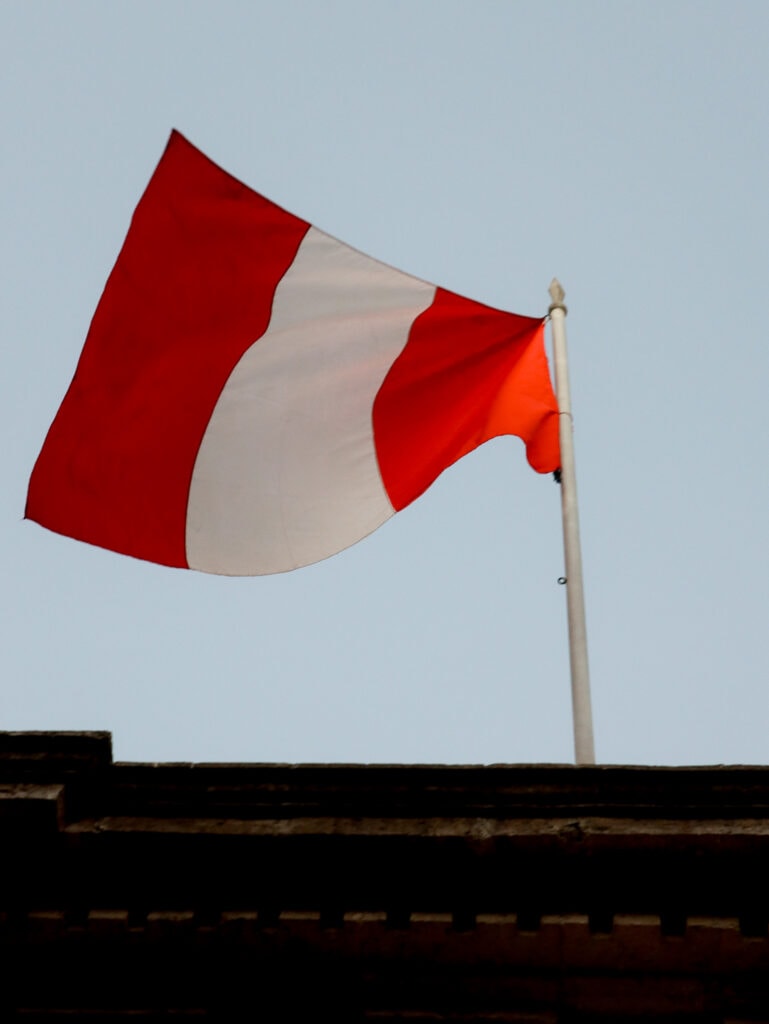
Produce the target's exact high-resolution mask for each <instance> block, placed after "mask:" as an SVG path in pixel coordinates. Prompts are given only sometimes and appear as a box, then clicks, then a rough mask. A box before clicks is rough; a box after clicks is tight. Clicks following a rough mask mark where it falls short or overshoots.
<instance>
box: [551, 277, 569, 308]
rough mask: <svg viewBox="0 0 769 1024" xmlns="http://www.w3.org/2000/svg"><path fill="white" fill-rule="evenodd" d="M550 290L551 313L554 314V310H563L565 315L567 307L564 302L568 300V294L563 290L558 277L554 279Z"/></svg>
mask: <svg viewBox="0 0 769 1024" xmlns="http://www.w3.org/2000/svg"><path fill="white" fill-rule="evenodd" d="M548 290H549V292H550V298H551V299H552V302H551V303H550V310H549V312H550V313H552V312H553V310H554V309H562V310H563V311H564V313H565V312H566V306H565V305H564V303H563V300H564V299H565V298H566V292H565V291H564V290H563V286H562V285H561V282H560V281H559V280H558V278H557V277H554V278H553V280H552V281H551V282H550V288H549V289H548Z"/></svg>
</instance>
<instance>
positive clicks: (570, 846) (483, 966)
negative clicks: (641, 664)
mask: <svg viewBox="0 0 769 1024" xmlns="http://www.w3.org/2000/svg"><path fill="white" fill-rule="evenodd" d="M0 837H1V838H2V850H3V863H4V866H5V871H4V872H3V877H4V882H3V893H2V897H0V945H2V955H3V963H4V964H5V967H6V978H7V981H4V985H3V991H2V993H0V1010H3V1007H4V1008H5V1011H4V1014H3V1013H0V1019H2V1020H5V1019H9V1020H13V1019H18V1020H24V1021H26V1022H30V1021H34V1020H40V1021H53V1020H60V1019H62V1017H64V1018H67V1017H68V1018H69V1019H73V1015H74V1016H78V1015H79V1017H82V1018H83V1019H87V1020H89V1021H92V1020H105V1021H122V1020H129V1019H130V1020H136V1019H139V1020H159V1019H161V1018H162V1019H164V1020H165V1019H167V1018H168V1015H169V1013H170V1012H171V1011H174V1015H175V1016H177V1017H180V1018H181V1019H185V1018H187V1017H189V1018H193V1019H196V1020H198V1019H203V1020H240V1019H244V1020H250V1019H256V1018H257V1017H259V1018H260V1019H262V1020H294V1019H302V1020H305V1019H307V1016H308V1014H312V1015H317V1014H321V1016H323V1015H325V1016H329V1015H333V1018H334V1019H335V1020H341V1021H348V1020H349V1021H359V1020H360V1021H368V1020H372V1021H374V1020H375V1021H378V1022H382V1024H384V1022H387V1021H395V1020H409V1021H412V1022H415V1021H420V1022H421V1021H425V1022H426V1021H428V1020H429V1021H448V1020H451V1021H468V1022H469V1021H479V1022H480V1021H487V1022H490V1021H495V1022H501V1021H511V1022H512V1021H521V1022H522V1021H552V1022H562V1021H563V1022H583V1021H584V1022H587V1021H607V1022H608V1021H612V1022H615V1021H628V1022H629V1021H639V1020H647V1019H656V1020H669V1021H681V1022H684V1021H687V1022H692V1024H694V1022H701V1024H717V1022H721V1021H727V1020H729V1021H737V1020H751V1021H758V1020H764V1021H769V938H768V937H767V922H768V921H769V893H768V891H767V864H768V863H769V768H764V767H723V766H718V767H706V768H701V767H698V768H647V767H612V766H598V767H574V766H570V765H488V766H446V765H288V764H128V763H114V762H113V760H112V756H111V741H110V736H109V734H108V733H0ZM321 1011H322V1012H321Z"/></svg>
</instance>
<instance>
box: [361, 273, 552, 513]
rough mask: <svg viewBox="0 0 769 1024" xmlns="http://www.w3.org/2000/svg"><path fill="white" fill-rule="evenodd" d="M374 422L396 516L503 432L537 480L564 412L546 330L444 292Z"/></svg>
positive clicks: (379, 400) (387, 387)
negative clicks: (514, 440) (520, 443)
mask: <svg viewBox="0 0 769 1024" xmlns="http://www.w3.org/2000/svg"><path fill="white" fill-rule="evenodd" d="M373 420H374V438H375V442H376V450H377V456H378V458H379V467H380V471H381V474H382V480H383V482H384V485H385V488H386V490H387V493H388V495H389V497H390V501H391V502H392V504H393V507H394V508H395V509H396V511H397V510H399V509H402V508H405V506H406V505H408V504H410V503H411V502H412V501H414V499H415V498H418V497H419V495H420V494H422V492H423V491H425V490H426V489H427V488H428V487H429V486H430V484H431V483H432V482H433V481H434V480H435V479H436V477H437V476H439V475H440V474H441V473H442V472H443V470H444V469H447V468H448V467H449V466H451V465H452V464H453V463H454V462H456V461H457V459H459V458H461V457H462V456H463V455H466V454H467V453H468V452H469V451H472V449H473V448H477V447H478V445H480V444H483V443H484V441H488V440H489V439H490V438H492V437H497V436H498V435H500V434H515V435H517V436H518V437H521V438H522V439H523V440H524V442H525V443H526V454H527V457H528V460H529V462H530V463H531V465H532V466H533V467H534V469H536V470H537V471H538V472H540V473H548V472H550V471H552V470H554V469H557V468H558V466H559V464H560V456H559V444H558V406H557V403H556V400H555V395H554V394H553V389H552V385H551V383H550V374H549V371H548V366H547V359H546V357H545V347H544V324H543V322H542V321H541V320H535V319H532V318H531V317H523V316H515V315H514V314H512V313H503V312H500V311H499V310H496V309H491V308H490V307H489V306H483V305H481V304H480V303H478V302H473V301H471V300H470V299H465V298H462V297H461V296H459V295H454V294H453V293H452V292H447V291H443V290H442V289H440V288H439V289H438V290H437V291H436V295H435V301H434V302H433V304H432V305H431V306H430V308H429V309H427V310H425V312H424V313H422V314H421V316H419V317H417V319H416V320H415V321H414V324H413V326H412V328H411V332H410V334H409V340H408V344H407V345H406V347H405V348H404V350H403V352H402V353H401V354H400V356H399V357H398V359H397V360H396V361H395V363H393V366H392V369H391V370H390V372H389V373H388V375H387V377H386V378H385V380H384V383H383V384H382V387H381V388H380V390H379V393H378V395H377V397H376V400H375V402H374V412H373Z"/></svg>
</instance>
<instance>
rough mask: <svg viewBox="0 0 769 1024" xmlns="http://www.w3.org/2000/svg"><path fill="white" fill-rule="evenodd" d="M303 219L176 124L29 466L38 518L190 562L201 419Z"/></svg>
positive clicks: (30, 503)
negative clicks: (191, 497)
mask: <svg viewBox="0 0 769 1024" xmlns="http://www.w3.org/2000/svg"><path fill="white" fill-rule="evenodd" d="M308 228H309V224H307V223H306V222H304V221H301V220H299V219H298V218H296V217H293V216H292V215H291V214H288V213H286V212H285V211H283V210H281V209H280V208H278V207H276V206H274V205H273V204H272V203H270V202H268V201H267V200H266V199H263V198H262V197H261V196H259V195H258V194H257V193H255V192H253V191H252V190H251V189H249V188H247V187H246V186H245V185H243V184H241V183H240V182H239V181H237V180H236V179H235V178H233V177H231V176H230V175H229V174H227V173H226V172H225V171H223V170H222V169H221V168H219V167H217V166H216V164H214V163H212V162H211V161H210V160H209V159H208V158H207V157H205V156H204V155H203V154H202V153H201V152H199V151H198V150H197V149H195V147H194V146H192V145H191V144H190V143H189V142H187V140H186V139H184V138H183V137H182V136H181V135H179V134H178V133H177V132H174V133H173V134H172V135H171V138H170V140H169V143H168V146H167V148H166V151H165V153H164V154H163V157H162V158H161V161H160V163H159V165H158V167H157V169H156V171H155V173H154V175H153V177H152V179H151V181H150V183H149V185H148V186H147V190H146V191H145V193H144V196H143V197H142V199H141V201H140V203H139V206H138V207H137V209H136V212H135V213H134V217H133V220H132V222H131V227H130V229H129V232H128V235H127V237H126V240H125V243H124V245H123V249H122V251H121V253H120V255H119V257H118V260H117V263H116V264H115V267H114V269H113V271H112V273H111V275H110V277H109V280H108V281H107V285H106V287H105V289H104V294H103V295H102V298H101V301H100V303H99V306H98V308H97V310H96V313H95V315H94V318H93V321H92V323H91V328H90V331H89V333H88V338H87V340H86V344H85V348H84V349H83V353H82V355H81V358H80V362H79V364H78V367H77V371H76V373H75V377H74V379H73V381H72V384H71V386H70V388H69V391H68V392H67V395H66V397H65V399H64V402H63V404H62V406H61V409H60V410H59V412H58V414H57V416H56V419H55V420H54V422H53V424H52V426H51V429H50V431H49V433H48V437H47V438H46V442H45V445H44V446H43V450H42V452H41V453H40V456H39V458H38V461H37V464H36V466H35V469H34V471H33V474H32V479H31V481H30V486H29V495H28V499H27V516H28V517H29V518H30V519H34V520H36V521H37V522H39V523H41V524H42V525H43V526H46V527H48V528H49V529H52V530H56V531H58V532H60V533H64V534H67V535H68V536H72V537H76V538H78V539H80V540H85V541H88V542H90V543H92V544H99V545H101V546H103V547H106V548H111V549H112V550H115V551H121V552H124V553H126V554H129V555H135V556H137V557H140V558H145V559H149V560H152V561H155V562H161V563H164V564H167V565H175V566H186V565H187V561H186V556H185V543H184V542H185V521H186V514H187V496H188V492H189V486H190V479H191V477H192V470H193V466H194V463H195V458H196V456H197V452H198V448H199V446H200V442H201V439H202V436H203V432H204V431H205V428H206V425H207V424H208V421H209V419H210V417H211V413H212V411H213V408H214V405H215V403H216V401H217V399H218V397H219V394H220V392H221V390H222V387H223V386H224V384H225V382H226V380H227V378H228V377H229V375H230V373H231V371H232V369H233V367H234V366H235V364H236V363H237V362H238V360H239V359H240V357H241V356H242V355H243V353H244V352H245V350H246V349H247V348H248V347H249V346H250V345H252V344H253V343H254V342H255V341H256V340H257V339H258V338H260V337H261V336H262V334H263V333H264V331H265V330H266V328H267V325H268V323H269V319H270V314H271V307H272V299H273V295H274V292H275V288H276V287H277V284H278V282H279V281H280V279H281V277H282V276H283V275H284V274H285V272H286V270H287V269H288V267H289V266H290V264H291V262H292V260H293V259H294V256H295V254H296V251H297V249H298V247H299V245H300V243H301V241H302V238H303V237H304V235H305V233H306V232H307V229H308Z"/></svg>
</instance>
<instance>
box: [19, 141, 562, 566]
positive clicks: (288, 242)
mask: <svg viewBox="0 0 769 1024" xmlns="http://www.w3.org/2000/svg"><path fill="white" fill-rule="evenodd" d="M500 434H514V435H517V436H518V437H520V438H522V439H523V441H524V442H525V445H526V453H527V457H528V460H529V462H530V464H531V465H532V466H533V468H534V469H535V470H537V471H538V472H541V473H546V472H550V471H553V470H555V469H557V468H558V465H559V446H558V414H557V404H556V400H555V397H554V395H553V390H552V386H551V383H550V375H549V371H548V366H547V360H546V356H545V349H544V321H543V320H542V318H532V317H524V316H517V315H514V314H511V313H505V312H502V311H500V310H496V309H492V308H490V307H488V306H485V305H482V304H481V303H478V302H473V301H471V300H470V299H466V298H463V297H461V296H460V295H456V294H454V293H452V292H449V291H446V290H444V289H442V288H437V287H435V286H433V285H431V284H428V283H426V282H424V281H421V280H419V279H417V278H415V277H411V276H409V275H407V274H404V273H401V272H400V271H398V270H394V269H393V268H392V267H389V266H387V265H385V264H383V263H380V262H378V261H377V260H375V259H371V258H370V257H368V256H365V255H363V254H362V253H360V252H358V251H357V250H355V249H353V248H351V247H349V246H347V245H344V244H343V243H341V242H339V241H337V240H336V239H335V238H332V237H331V236H330V235H327V234H325V233H324V232H322V231H319V230H318V229H316V228H314V227H312V226H311V225H310V224H308V223H307V222H306V221H303V220H301V219H299V218H298V217H295V216H293V215H292V214H290V213H287V212H286V211H285V210H283V209H281V208H280V207H278V206H276V205H275V204H274V203H272V202H270V201H269V200H267V199H265V198H264V197H263V196H261V195H259V194H258V193H256V192H254V191H253V190H251V189H250V188H248V187H247V186H245V185H243V184H242V183H241V182H240V181H238V180H236V179H235V178H233V177H232V176H231V175H229V174H227V173H226V172H225V171H223V170H222V169H221V168H220V167H218V166H217V165H216V164H214V163H213V162H212V161H211V160H209V159H208V158H207V157H206V156H205V155H204V154H203V153H201V152H200V151H199V150H197V149H196V148H195V147H194V146H193V145H191V143H189V142H188V141H187V140H186V139H185V138H184V137H183V136H182V135H180V134H179V133H178V132H173V133H172V134H171V137H170V140H169V142H168V145H167V147H166V150H165V152H164V154H163V156H162V158H161V160H160V163H159V164H158V166H157V168H156V170H155V172H154V174H153V176H152V178H151V179H150V182H149V184H148V186H147V189H146V191H145V192H144V195H143V196H142V198H141V200H140V202H139V205H138V207H137V208H136V210H135V212H134V215H133V218H132V221H131V225H130V228H129V231H128V234H127V236H126V239H125V242H124V244H123V248H122V250H121V251H120V254H119V256H118V258H117V262H116V263H115V266H114V268H113V270H112V273H111V274H110V276H109V279H108V281H107V284H106V286H105V289H104V292H103V294H102V297H101V300H100V301H99V304H98V307H97V309H96V313H95V314H94V317H93V320H92V322H91V326H90V330H89V332H88V336H87V338H86V342H85V346H84V348H83V351H82V354H81V356H80V360H79V363H78V366H77V370H76V372H75V376H74V378H73V380H72V383H71V385H70V387H69V390H68V391H67V394H66V396H65V398H64V401H63V403H62V405H61V408H60V409H59V411H58V413H57V415H56V417H55V419H54V421H53V424H52V425H51V428H50V430H49V432H48V435H47V437H46V440H45V443H44V445H43V448H42V451H41V452H40V455H39V457H38V459H37V462H36V464H35V467H34V470H33V473H32V477H31V480H30V484H29V493H28V497H27V508H26V515H27V518H29V519H32V520H35V521H36V522H38V523H40V524H41V525H43V526H45V527H47V528H48V529H51V530H55V531H57V532H59V533H62V534H65V535H67V536H70V537H75V538H77V539H79V540H82V541H87V542H88V543H91V544H98V545H101V546H102V547H105V548H109V549H111V550H113V551H119V552H123V553H124V554H128V555H133V556H135V557H137V558H143V559H148V560H150V561H154V562H159V563H162V564H164V565H170V566H178V567H184V568H193V569H199V570H203V571H206V572H215V573H223V574H227V575H258V574H262V573H273V572H282V571H284V570H288V569H293V568H297V567H298V566H302V565H308V564H310V563H312V562H316V561H319V560H320V559H323V558H326V557H327V556H329V555H332V554H334V553H336V552H338V551H340V550H342V549H343V548H345V547H348V546H349V545H350V544H353V543H355V542H356V541H358V540H360V539H361V538H362V537H365V536H366V535H367V534H369V533H371V532H372V531H373V530H375V529H376V528H377V527H378V526H380V525H381V524H382V523H384V522H385V521H386V520H387V519H388V518H389V517H390V516H391V515H392V514H393V513H394V512H396V511H399V510H400V509H402V508H405V507H406V506H407V505H408V504H409V503H410V502H412V501H413V500H414V499H415V498H417V497H418V496H419V495H420V494H421V493H422V492H423V491H424V490H425V489H426V488H427V487H429V485H430V484H431V483H432V482H433V481H434V480H435V478H436V477H437V476H438V475H439V474H440V473H441V472H443V470H445V469H446V468H447V467H448V466H450V465H452V463H454V462H455V461H456V460H457V459H459V458H461V457H462V456H463V455H465V454H466V453H468V452H469V451H471V450H472V449H474V448H476V447H477V446H478V445H480V444H482V443H483V442H485V441H487V440H489V439H490V438H492V437H495V436H498V435H500Z"/></svg>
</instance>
